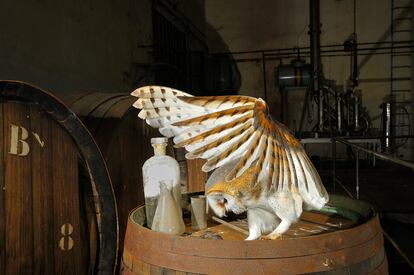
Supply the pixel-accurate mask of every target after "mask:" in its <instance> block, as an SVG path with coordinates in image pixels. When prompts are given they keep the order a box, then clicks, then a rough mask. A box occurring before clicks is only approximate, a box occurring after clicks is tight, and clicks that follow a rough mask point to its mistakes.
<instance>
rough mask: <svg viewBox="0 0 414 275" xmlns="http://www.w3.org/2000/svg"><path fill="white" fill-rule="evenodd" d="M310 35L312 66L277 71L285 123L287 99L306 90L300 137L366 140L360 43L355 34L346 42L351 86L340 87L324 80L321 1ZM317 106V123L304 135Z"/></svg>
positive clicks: (315, 5) (314, 4) (314, 1)
mask: <svg viewBox="0 0 414 275" xmlns="http://www.w3.org/2000/svg"><path fill="white" fill-rule="evenodd" d="M309 10H310V16H309V18H310V25H309V35H310V44H311V55H310V57H311V58H310V59H311V64H306V62H305V61H304V60H301V59H300V54H299V53H298V57H297V58H296V59H294V60H292V62H291V64H280V65H279V67H278V70H277V83H278V85H279V88H280V91H281V94H282V96H281V97H282V100H281V102H282V106H281V107H282V120H283V121H284V122H286V118H287V111H286V109H287V101H288V100H287V97H288V93H289V91H291V90H294V89H305V90H306V96H305V98H304V102H303V105H302V106H303V107H302V115H301V118H300V124H299V128H298V136H300V137H302V136H311V137H323V136H332V135H335V136H336V135H340V136H362V135H364V134H366V133H367V130H368V128H369V126H370V118H369V116H368V114H367V112H366V111H365V108H364V107H363V106H362V102H361V91H360V90H359V89H358V88H357V86H358V68H357V42H356V34H355V33H353V34H352V35H351V36H350V38H349V39H348V40H346V41H345V42H344V50H345V51H349V52H350V56H351V64H352V66H351V78H350V80H351V83H352V84H351V86H350V87H344V86H337V85H336V84H335V81H333V80H328V79H325V78H324V77H323V73H322V66H321V57H320V33H321V29H320V26H321V24H320V20H319V0H310V6H309ZM311 103H316V106H317V110H316V112H317V117H318V119H317V123H316V124H315V125H314V126H313V127H312V130H311V133H304V132H303V123H304V119H305V116H306V114H308V113H309V111H310V110H309V108H310V107H309V105H311Z"/></svg>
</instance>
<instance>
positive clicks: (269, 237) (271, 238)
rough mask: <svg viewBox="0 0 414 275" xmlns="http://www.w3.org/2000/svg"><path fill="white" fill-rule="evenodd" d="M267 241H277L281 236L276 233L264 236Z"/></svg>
mask: <svg viewBox="0 0 414 275" xmlns="http://www.w3.org/2000/svg"><path fill="white" fill-rule="evenodd" d="M266 239H267V240H278V239H282V235H281V234H278V233H270V234H269V235H266Z"/></svg>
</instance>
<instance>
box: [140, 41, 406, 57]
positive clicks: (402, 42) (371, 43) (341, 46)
mask: <svg viewBox="0 0 414 275" xmlns="http://www.w3.org/2000/svg"><path fill="white" fill-rule="evenodd" d="M405 43H407V44H410V43H414V40H403V41H395V42H394V44H405ZM382 44H391V42H389V41H384V42H361V43H358V45H360V46H363V45H364V46H365V45H368V46H369V45H382ZM148 47H152V45H150V46H148ZM335 47H338V48H343V47H344V45H343V43H341V44H328V45H322V46H321V49H324V48H335ZM309 49H310V47H295V48H278V49H265V50H263V49H262V50H250V51H233V52H232V51H227V52H213V53H211V54H212V55H214V54H218V55H223V54H232V55H235V54H252V53H262V52H265V53H268V52H283V51H291V50H294V51H295V52H296V56H297V51H298V50H300V55H301V56H302V50H309Z"/></svg>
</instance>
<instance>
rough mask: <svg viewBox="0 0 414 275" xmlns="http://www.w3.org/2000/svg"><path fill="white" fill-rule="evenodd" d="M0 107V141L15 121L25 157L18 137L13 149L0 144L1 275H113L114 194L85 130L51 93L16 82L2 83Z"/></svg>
mask: <svg viewBox="0 0 414 275" xmlns="http://www.w3.org/2000/svg"><path fill="white" fill-rule="evenodd" d="M0 108H1V114H2V117H1V119H0V123H1V125H0V126H1V129H2V130H5V133H6V134H5V136H3V135H1V136H2V138H1V139H0V142H1V144H2V145H3V144H4V145H5V146H6V144H7V143H8V142H10V141H11V140H16V139H15V138H13V139H11V135H12V131H14V130H12V129H9V128H8V127H13V126H12V125H14V124H17V125H15V126H16V127H18V131H20V135H21V134H22V133H23V132H24V131H27V134H28V136H29V137H28V138H27V140H26V141H25V142H26V143H27V147H28V148H29V151H28V152H27V154H25V155H22V156H18V155H19V153H21V154H23V151H24V150H26V149H25V148H24V147H25V146H26V145H23V144H25V143H24V142H22V141H19V140H18V139H17V143H18V144H17V145H16V149H13V150H15V151H16V152H17V154H10V153H16V152H11V151H8V150H5V149H4V148H3V146H0V147H1V151H0V152H1V156H2V158H3V160H4V163H5V164H6V165H5V167H3V165H0V172H1V173H0V174H1V176H2V177H1V178H0V180H1V181H2V183H4V185H3V186H4V190H3V192H2V193H1V199H2V200H1V201H4V202H5V204H3V205H2V206H0V214H1V216H0V217H2V218H4V219H5V220H4V222H2V224H3V225H4V227H3V226H2V229H3V230H2V233H3V234H1V235H0V239H1V240H4V241H2V243H1V246H2V249H1V251H2V254H0V255H1V258H0V262H2V264H0V267H1V269H2V270H1V271H2V272H1V273H3V271H4V273H6V274H22V273H35V274H56V273H68V274H69V273H70V274H84V273H91V272H95V273H98V274H112V273H113V272H114V268H115V264H114V263H115V261H116V255H117V253H116V250H117V237H118V236H117V225H116V224H117V223H116V210H115V206H114V198H113V192H112V189H111V185H110V180H109V177H108V174H107V171H106V167H105V165H104V162H103V160H102V157H101V155H100V152H99V150H98V148H97V147H96V145H95V143H94V142H93V140H92V139H91V136H90V134H89V133H88V131H87V130H86V129H85V128H84V126H83V125H82V124H81V122H80V121H79V120H78V119H77V118H76V116H75V115H74V114H73V113H72V112H70V111H69V110H68V109H67V108H66V107H65V106H64V105H63V104H62V103H60V102H59V101H58V100H56V99H55V98H54V97H53V96H51V95H50V94H48V93H46V92H44V91H41V90H40V89H39V88H36V87H33V86H30V85H28V84H25V83H22V82H16V81H0ZM6 127H7V128H6ZM22 127H23V128H22ZM23 129H24V130H23ZM18 133H19V132H18ZM14 134H16V133H15V132H14ZM7 145H9V144H7ZM25 153H26V152H25ZM16 155H17V156H16ZM53 165H56V166H53ZM82 165H85V167H84V169H85V170H86V173H87V181H85V182H83V181H82V182H80V179H79V171H78V169H79V168H80V166H82ZM54 167H56V168H54ZM3 170H4V171H3ZM3 172H4V173H3ZM10 181H12V182H13V183H12V184H11V182H10ZM51 187H53V188H51ZM81 189H82V190H81ZM84 208H85V209H84ZM87 208H88V209H89V210H86V209H87ZM84 210H85V211H84ZM95 227H96V228H97V229H95ZM93 230H95V232H93ZM3 238H4V239H3ZM91 238H95V239H94V240H92V239H91ZM88 239H90V240H88ZM98 248H99V250H97V249H98ZM98 252H102V253H98ZM95 260H96V265H95Z"/></svg>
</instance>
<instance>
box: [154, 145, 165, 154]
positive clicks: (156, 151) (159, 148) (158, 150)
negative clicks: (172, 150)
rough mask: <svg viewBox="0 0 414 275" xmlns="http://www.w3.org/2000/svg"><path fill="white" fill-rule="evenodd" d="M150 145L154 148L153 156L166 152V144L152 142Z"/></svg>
mask: <svg viewBox="0 0 414 275" xmlns="http://www.w3.org/2000/svg"><path fill="white" fill-rule="evenodd" d="M152 147H153V148H154V155H155V156H164V155H165V154H166V149H167V145H166V144H153V145H152Z"/></svg>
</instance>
